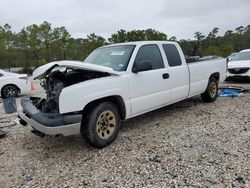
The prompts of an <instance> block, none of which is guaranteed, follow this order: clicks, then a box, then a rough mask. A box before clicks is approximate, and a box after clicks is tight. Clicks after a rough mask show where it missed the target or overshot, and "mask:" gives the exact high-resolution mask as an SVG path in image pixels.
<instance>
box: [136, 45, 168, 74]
mask: <svg viewBox="0 0 250 188" xmlns="http://www.w3.org/2000/svg"><path fill="white" fill-rule="evenodd" d="M139 61H149V62H151V64H152V68H153V70H154V69H161V68H164V63H163V60H162V56H161V52H160V50H159V48H158V46H157V45H155V44H152V45H151V44H150V45H145V46H142V47H141V48H140V49H139V51H138V53H137V55H136V58H135V62H139Z"/></svg>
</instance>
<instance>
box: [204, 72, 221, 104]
mask: <svg viewBox="0 0 250 188" xmlns="http://www.w3.org/2000/svg"><path fill="white" fill-rule="evenodd" d="M218 90H219V88H218V81H217V79H216V78H215V77H212V78H210V79H209V82H208V86H207V89H206V91H205V92H204V93H202V94H201V98H202V100H203V101H204V102H213V101H215V100H216V99H217V96H218Z"/></svg>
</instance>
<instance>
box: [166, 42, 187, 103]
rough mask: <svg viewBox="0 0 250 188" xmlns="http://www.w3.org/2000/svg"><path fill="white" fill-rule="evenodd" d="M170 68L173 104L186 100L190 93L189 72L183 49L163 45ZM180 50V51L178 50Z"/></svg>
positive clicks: (170, 44) (171, 44) (168, 44)
mask: <svg viewBox="0 0 250 188" xmlns="http://www.w3.org/2000/svg"><path fill="white" fill-rule="evenodd" d="M162 47H163V50H164V52H165V57H166V59H167V62H168V65H169V68H168V72H169V80H170V91H171V93H170V96H171V97H170V100H171V103H173V102H176V101H180V100H182V99H185V98H186V97H187V96H188V92H189V70H188V67H187V64H186V63H185V60H184V59H182V58H181V55H180V51H181V48H180V47H179V46H176V45H175V44H173V43H167V44H163V45H162ZM177 47H178V48H179V49H178V48H177Z"/></svg>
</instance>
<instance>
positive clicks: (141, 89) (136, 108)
mask: <svg viewBox="0 0 250 188" xmlns="http://www.w3.org/2000/svg"><path fill="white" fill-rule="evenodd" d="M139 61H149V62H151V64H152V70H148V71H143V72H139V73H133V72H131V74H129V87H130V88H129V91H130V99H131V100H130V102H131V115H132V116H135V115H138V114H141V113H144V112H146V111H150V110H153V109H155V108H159V107H161V106H164V104H167V103H169V100H170V93H169V87H170V82H169V80H168V77H167V75H166V73H167V70H166V68H165V65H164V62H163V58H162V55H161V52H160V49H159V46H158V45H156V44H149V45H143V46H141V47H140V49H139V50H138V53H137V55H136V57H135V62H139ZM164 75H165V76H164Z"/></svg>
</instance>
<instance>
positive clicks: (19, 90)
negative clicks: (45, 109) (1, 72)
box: [1, 84, 21, 96]
mask: <svg viewBox="0 0 250 188" xmlns="http://www.w3.org/2000/svg"><path fill="white" fill-rule="evenodd" d="M6 86H15V87H16V88H17V89H18V92H19V93H20V92H21V89H20V88H19V87H18V86H17V85H15V84H6V85H4V86H3V87H2V89H1V96H2V94H3V89H4V88H5V87H6Z"/></svg>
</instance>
